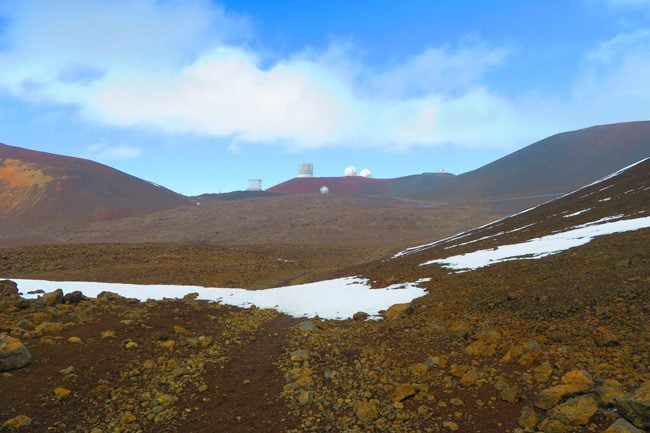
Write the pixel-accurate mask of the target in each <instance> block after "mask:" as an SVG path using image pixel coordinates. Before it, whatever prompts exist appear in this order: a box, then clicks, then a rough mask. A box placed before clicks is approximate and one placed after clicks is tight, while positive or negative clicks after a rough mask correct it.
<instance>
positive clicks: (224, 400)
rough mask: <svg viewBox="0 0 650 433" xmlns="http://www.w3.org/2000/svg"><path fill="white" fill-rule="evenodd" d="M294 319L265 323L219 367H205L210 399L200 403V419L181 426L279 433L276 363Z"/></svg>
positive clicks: (282, 427) (283, 418)
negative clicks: (254, 337)
mask: <svg viewBox="0 0 650 433" xmlns="http://www.w3.org/2000/svg"><path fill="white" fill-rule="evenodd" d="M294 323H295V319H291V318H288V317H286V316H280V317H278V318H277V319H275V320H273V321H271V322H269V323H267V324H265V326H263V327H262V328H261V329H260V330H259V331H258V332H257V334H256V339H255V341H252V342H250V343H245V344H242V345H239V346H236V347H235V348H234V349H233V351H232V352H230V353H229V354H228V357H229V358H230V360H229V361H228V362H227V363H226V364H225V365H222V366H221V367H220V366H219V365H217V364H213V365H209V366H206V372H205V377H206V384H207V385H208V388H209V389H210V390H211V391H209V392H208V393H206V394H207V395H206V396H207V397H208V398H209V401H207V402H203V404H202V405H199V407H200V410H199V413H200V416H199V417H198V418H195V419H192V420H190V421H189V422H188V423H187V424H185V425H182V426H180V428H179V431H191V432H211V433H217V432H224V433H225V432H228V433H244V432H262V431H263V432H270V433H272V432H284V431H286V430H287V429H288V427H289V426H288V415H287V408H286V406H285V405H284V403H283V402H282V400H281V399H280V393H281V392H282V386H283V379H282V376H281V374H280V373H279V371H278V369H277V368H276V367H275V365H274V364H275V362H276V361H277V360H278V358H279V357H280V356H281V355H282V348H283V343H284V340H285V339H286V337H287V332H288V330H289V327H290V326H291V325H293V324H294Z"/></svg>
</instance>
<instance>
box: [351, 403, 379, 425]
mask: <svg viewBox="0 0 650 433" xmlns="http://www.w3.org/2000/svg"><path fill="white" fill-rule="evenodd" d="M354 414H355V415H356V416H357V418H358V419H359V421H361V422H363V423H369V422H372V421H374V420H375V419H377V417H378V416H379V413H378V412H377V405H376V404H372V403H371V402H367V401H357V402H355V403H354Z"/></svg>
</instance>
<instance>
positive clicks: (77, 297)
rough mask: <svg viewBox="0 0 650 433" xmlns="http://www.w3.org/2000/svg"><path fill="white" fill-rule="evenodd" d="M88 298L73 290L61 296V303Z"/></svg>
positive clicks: (76, 301)
mask: <svg viewBox="0 0 650 433" xmlns="http://www.w3.org/2000/svg"><path fill="white" fill-rule="evenodd" d="M87 299H88V298H87V297H85V296H84V295H83V293H81V292H80V291H79V290H75V291H74V292H70V293H67V294H65V295H64V296H63V299H62V301H63V303H64V304H78V303H79V302H81V301H85V300H87Z"/></svg>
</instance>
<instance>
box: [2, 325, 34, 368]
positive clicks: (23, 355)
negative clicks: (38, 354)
mask: <svg viewBox="0 0 650 433" xmlns="http://www.w3.org/2000/svg"><path fill="white" fill-rule="evenodd" d="M31 359H32V355H31V354H30V353H29V351H28V350H27V348H26V347H25V346H23V343H21V342H20V340H19V339H17V338H13V337H9V336H8V335H6V334H0V371H9V370H16V369H18V368H22V367H24V366H26V365H27V364H29V361H30V360H31Z"/></svg>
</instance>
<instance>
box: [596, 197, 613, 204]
mask: <svg viewBox="0 0 650 433" xmlns="http://www.w3.org/2000/svg"><path fill="white" fill-rule="evenodd" d="M611 199H612V198H611V197H605V198H601V199H600V200H598V202H599V203H602V202H604V201H610V200H611Z"/></svg>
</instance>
